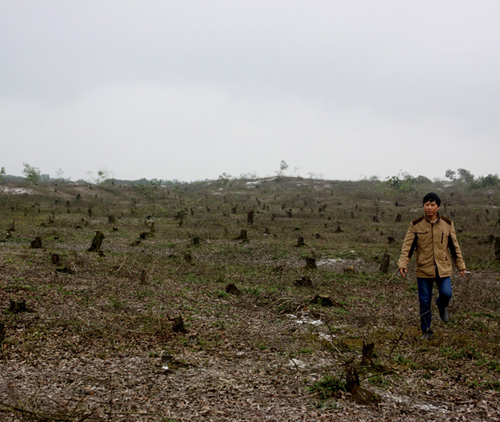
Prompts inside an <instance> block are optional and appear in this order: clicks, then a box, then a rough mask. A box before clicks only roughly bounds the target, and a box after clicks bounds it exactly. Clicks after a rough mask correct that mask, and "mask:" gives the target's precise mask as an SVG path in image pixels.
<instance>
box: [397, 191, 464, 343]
mask: <svg viewBox="0 0 500 422" xmlns="http://www.w3.org/2000/svg"><path fill="white" fill-rule="evenodd" d="M423 206H424V215H423V216H422V217H420V218H417V219H416V220H413V221H412V222H411V223H410V227H409V228H408V232H407V233H406V237H405V239H404V241H403V246H402V249H401V256H400V257H399V261H398V268H399V273H400V274H401V275H402V276H403V277H405V276H406V273H407V272H408V263H409V261H410V258H411V256H412V254H413V252H414V251H415V252H416V269H415V272H416V275H417V283H418V299H419V303H420V328H421V329H422V337H421V339H422V340H430V338H431V337H432V330H431V303H432V288H433V286H434V283H436V285H437V287H438V291H439V296H438V298H437V300H436V305H437V307H438V309H439V316H440V317H441V319H442V320H443V322H445V323H447V322H448V319H449V315H448V309H447V308H448V304H449V303H450V300H451V274H452V260H453V262H454V263H455V265H456V266H457V268H458V269H459V271H460V275H461V276H463V275H464V274H465V272H466V267H465V263H464V260H463V257H462V252H461V251H460V246H459V245H458V241H457V236H456V234H455V226H454V224H453V221H451V220H450V219H449V218H446V217H442V216H441V215H440V214H439V212H438V211H439V207H440V206H441V199H439V196H437V195H436V194H435V193H428V194H427V195H425V196H424V200H423Z"/></svg>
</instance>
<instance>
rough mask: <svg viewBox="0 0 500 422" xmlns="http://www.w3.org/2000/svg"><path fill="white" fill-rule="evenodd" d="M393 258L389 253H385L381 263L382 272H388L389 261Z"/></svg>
mask: <svg viewBox="0 0 500 422" xmlns="http://www.w3.org/2000/svg"><path fill="white" fill-rule="evenodd" d="M390 260H391V256H390V255H389V254H387V253H385V254H384V257H383V258H382V263H381V264H380V272H381V273H387V272H388V271H389V262H390Z"/></svg>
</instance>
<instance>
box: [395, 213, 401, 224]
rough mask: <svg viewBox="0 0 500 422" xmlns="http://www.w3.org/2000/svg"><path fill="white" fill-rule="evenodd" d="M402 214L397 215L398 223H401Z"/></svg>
mask: <svg viewBox="0 0 500 422" xmlns="http://www.w3.org/2000/svg"><path fill="white" fill-rule="evenodd" d="M401 218H402V216H401V214H398V215H396V223H401Z"/></svg>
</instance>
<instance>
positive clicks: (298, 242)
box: [297, 236, 306, 248]
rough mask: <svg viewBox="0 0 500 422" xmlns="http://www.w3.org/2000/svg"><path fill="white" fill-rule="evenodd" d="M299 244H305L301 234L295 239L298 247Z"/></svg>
mask: <svg viewBox="0 0 500 422" xmlns="http://www.w3.org/2000/svg"><path fill="white" fill-rule="evenodd" d="M301 246H306V244H305V242H304V238H303V237H302V236H301V237H299V239H298V240H297V247H298V248H300V247H301Z"/></svg>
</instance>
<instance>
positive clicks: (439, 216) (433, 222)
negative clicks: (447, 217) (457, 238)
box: [424, 211, 441, 224]
mask: <svg viewBox="0 0 500 422" xmlns="http://www.w3.org/2000/svg"><path fill="white" fill-rule="evenodd" d="M424 218H425V220H426V221H428V222H429V223H431V224H435V223H437V222H438V221H439V220H441V214H439V211H438V212H437V219H436V220H434V221H431V220H429V219H428V218H427V216H426V215H425V213H424Z"/></svg>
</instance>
